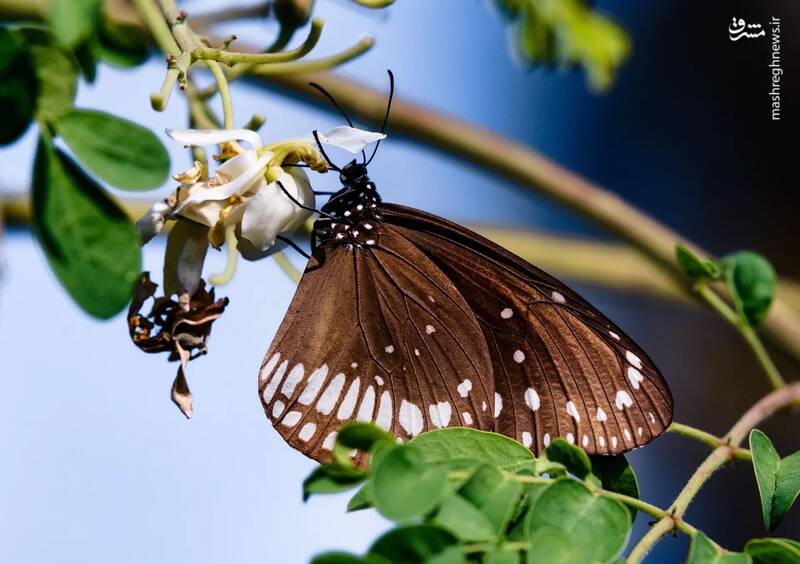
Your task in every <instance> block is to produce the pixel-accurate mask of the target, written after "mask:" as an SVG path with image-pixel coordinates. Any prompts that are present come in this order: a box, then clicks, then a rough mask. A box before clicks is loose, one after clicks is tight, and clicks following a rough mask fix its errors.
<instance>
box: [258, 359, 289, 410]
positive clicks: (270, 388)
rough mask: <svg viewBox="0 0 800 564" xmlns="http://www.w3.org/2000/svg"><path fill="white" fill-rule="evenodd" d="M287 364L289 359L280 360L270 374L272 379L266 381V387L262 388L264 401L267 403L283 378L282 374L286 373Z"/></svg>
mask: <svg viewBox="0 0 800 564" xmlns="http://www.w3.org/2000/svg"><path fill="white" fill-rule="evenodd" d="M287 366H289V361H288V360H284V361H283V362H281V365H280V366H279V367H278V369H277V370H276V371H275V374H274V375H273V376H272V379H271V380H270V381H269V382H267V385H266V387H265V388H264V402H265V403H269V402H270V401H271V400H272V396H274V395H275V392H276V390H277V389H278V386H279V385H280V383H281V380H283V375H284V374H285V373H286V367H287Z"/></svg>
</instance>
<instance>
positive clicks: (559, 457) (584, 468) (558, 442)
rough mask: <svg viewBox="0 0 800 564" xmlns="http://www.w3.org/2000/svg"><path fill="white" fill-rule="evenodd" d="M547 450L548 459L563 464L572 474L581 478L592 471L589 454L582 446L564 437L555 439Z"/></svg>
mask: <svg viewBox="0 0 800 564" xmlns="http://www.w3.org/2000/svg"><path fill="white" fill-rule="evenodd" d="M546 452H547V458H548V460H551V461H553V462H558V463H560V464H563V465H564V467H565V468H566V469H567V471H569V473H570V474H572V475H573V476H577V477H578V478H580V479H581V480H583V479H584V478H585V477H586V476H587V475H588V474H589V473H590V472H591V471H592V463H591V462H590V461H589V455H587V454H586V453H585V452H584V450H583V449H582V448H580V447H577V446H575V445H572V444H570V443H568V442H567V441H566V440H564V439H560V438H556V439H553V442H551V443H550V444H549V445H548V446H547V450H546Z"/></svg>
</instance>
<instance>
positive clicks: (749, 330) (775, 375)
mask: <svg viewBox="0 0 800 564" xmlns="http://www.w3.org/2000/svg"><path fill="white" fill-rule="evenodd" d="M694 288H695V291H696V292H697V293H698V294H699V295H700V297H702V298H703V300H704V301H705V302H706V303H707V304H708V305H709V306H710V307H711V309H713V310H714V311H716V312H717V313H719V314H720V316H721V317H722V318H723V319H725V321H727V322H728V323H730V324H731V325H732V326H733V328H734V329H736V330H737V331H738V332H739V334H740V335H741V336H742V337H743V338H744V340H745V342H746V343H747V344H748V345H749V346H750V349H751V350H752V351H753V354H755V356H756V359H758V363H759V364H760V365H761V367H762V368H763V369H764V372H765V373H766V375H767V379H768V380H769V383H770V385H772V387H773V389H776V390H777V389H779V388H781V387H782V386H784V385H786V382H785V381H784V379H783V377H782V376H781V373H780V372H779V371H778V368H777V367H776V366H775V363H774V362H772V358H770V356H769V353H768V352H767V350H766V349H765V348H764V344H763V343H762V342H761V339H759V337H758V334H757V333H756V331H755V329H753V327H752V326H751V325H750V324H749V323H747V322H746V321H744V320H743V319H742V318H741V317H740V316H739V315H738V314H737V313H736V312H735V311H734V310H733V308H732V307H731V306H729V305H728V304H727V303H726V302H725V300H723V299H722V298H721V297H720V296H719V294H717V293H716V292H715V291H714V290H712V289H711V287H710V286H709V285H708V282H707V281H705V280H701V281H699V282H698V283H697V284H695V287H694Z"/></svg>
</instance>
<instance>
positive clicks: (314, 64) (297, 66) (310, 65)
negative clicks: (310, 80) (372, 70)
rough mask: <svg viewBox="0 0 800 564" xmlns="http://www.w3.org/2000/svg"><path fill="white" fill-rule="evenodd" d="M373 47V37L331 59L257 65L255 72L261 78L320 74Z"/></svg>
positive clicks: (332, 56) (366, 38)
mask: <svg viewBox="0 0 800 564" xmlns="http://www.w3.org/2000/svg"><path fill="white" fill-rule="evenodd" d="M373 45H375V40H374V39H373V38H371V37H365V38H364V39H362V40H361V41H359V42H358V43H356V44H355V45H353V46H352V47H350V48H349V49H345V50H344V51H342V52H341V53H337V54H335V55H331V56H330V57H323V58H321V59H314V60H313V61H302V62H300V63H273V64H269V65H255V66H254V68H253V71H254V72H256V73H257V74H258V75H259V76H273V75H278V74H290V73H310V72H320V71H324V70H329V69H332V68H335V67H338V66H339V65H342V64H344V63H346V62H347V61H350V60H352V59H355V58H356V57H358V56H359V55H361V54H362V53H364V52H366V51H368V50H369V49H371V48H372V46H373Z"/></svg>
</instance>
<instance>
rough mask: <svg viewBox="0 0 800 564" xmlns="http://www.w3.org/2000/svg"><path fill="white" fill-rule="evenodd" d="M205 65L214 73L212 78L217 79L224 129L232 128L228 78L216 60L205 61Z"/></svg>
mask: <svg viewBox="0 0 800 564" xmlns="http://www.w3.org/2000/svg"><path fill="white" fill-rule="evenodd" d="M206 65H208V68H209V70H211V74H213V75H214V79H215V80H216V81H217V90H219V95H220V97H221V98H222V116H223V117H222V120H223V123H224V125H225V129H233V126H234V122H233V104H232V103H231V92H230V89H229V88H228V79H227V78H226V77H225V73H224V72H223V71H222V67H220V66H219V63H218V62H216V61H206Z"/></svg>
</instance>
